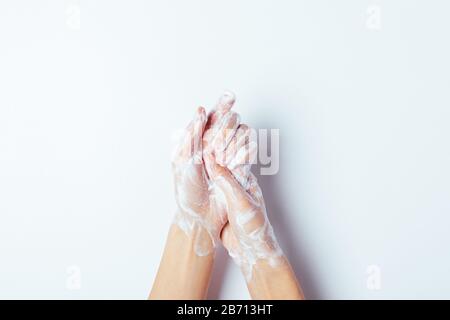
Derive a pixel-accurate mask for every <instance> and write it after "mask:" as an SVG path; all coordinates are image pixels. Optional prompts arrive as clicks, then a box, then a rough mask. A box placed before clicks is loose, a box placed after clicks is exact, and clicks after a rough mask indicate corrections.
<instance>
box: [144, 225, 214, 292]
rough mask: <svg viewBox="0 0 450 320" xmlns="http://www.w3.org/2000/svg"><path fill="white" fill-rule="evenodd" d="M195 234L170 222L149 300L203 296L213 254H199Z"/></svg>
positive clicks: (209, 276)
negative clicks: (189, 233)
mask: <svg viewBox="0 0 450 320" xmlns="http://www.w3.org/2000/svg"><path fill="white" fill-rule="evenodd" d="M194 240H195V239H194V236H193V235H190V236H188V235H187V234H186V233H185V232H184V231H182V230H181V229H180V228H179V227H178V226H176V225H172V226H171V228H170V231H169V235H168V238H167V242H166V247H165V249H164V253H163V257H162V259H161V264H160V266H159V269H158V273H157V275H156V278H155V281H154V283H153V288H152V290H151V292H150V296H149V299H188V300H190V299H192V300H195V299H204V298H205V297H206V294H207V291H208V285H209V281H210V278H211V272H212V267H213V263H214V255H213V254H210V255H207V256H198V255H197V254H196V253H195V248H194Z"/></svg>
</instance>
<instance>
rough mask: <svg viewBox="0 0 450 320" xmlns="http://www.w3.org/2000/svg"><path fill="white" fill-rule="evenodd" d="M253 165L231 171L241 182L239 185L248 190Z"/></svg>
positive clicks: (242, 166) (238, 167)
mask: <svg viewBox="0 0 450 320" xmlns="http://www.w3.org/2000/svg"><path fill="white" fill-rule="evenodd" d="M250 169H251V165H241V166H237V167H235V168H234V169H233V170H231V173H232V174H233V177H234V178H235V179H236V180H237V181H238V182H239V184H240V185H241V186H242V187H243V188H244V189H245V190H247V189H248V187H249V184H248V178H249V175H250Z"/></svg>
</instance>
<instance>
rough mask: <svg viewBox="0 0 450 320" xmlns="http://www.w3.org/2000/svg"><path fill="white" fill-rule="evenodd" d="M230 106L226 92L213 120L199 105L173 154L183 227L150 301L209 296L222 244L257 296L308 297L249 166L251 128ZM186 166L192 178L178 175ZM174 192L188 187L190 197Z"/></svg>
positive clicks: (174, 232)
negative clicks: (280, 242) (247, 215)
mask: <svg viewBox="0 0 450 320" xmlns="http://www.w3.org/2000/svg"><path fill="white" fill-rule="evenodd" d="M233 104H234V96H233V95H231V94H225V95H224V96H223V97H222V99H221V100H220V101H219V103H218V104H217V106H216V108H215V109H214V111H213V112H211V113H210V115H209V116H208V117H206V115H205V110H204V109H203V108H199V109H198V110H197V113H196V117H195V118H194V120H193V121H192V122H191V123H190V124H189V126H188V127H187V129H186V137H185V139H184V140H183V141H182V143H181V144H180V147H179V148H178V150H177V152H176V153H175V157H174V160H173V167H174V178H175V187H176V188H175V189H176V200H177V204H178V211H177V215H176V217H177V218H178V219H179V220H181V221H182V222H183V223H181V224H173V225H172V226H171V228H170V230H169V235H168V237H167V242H166V246H165V249H164V253H163V257H162V259H161V263H160V266H159V269H158V273H157V275H156V278H155V281H154V284H153V288H152V290H151V292H150V295H149V299H204V298H206V295H207V290H208V286H209V282H210V278H211V273H212V269H213V264H214V255H215V247H216V244H217V242H219V241H221V242H222V243H223V245H224V246H225V248H226V249H227V250H228V251H229V253H230V255H231V256H233V257H234V258H235V260H236V261H237V263H238V265H240V266H241V268H242V270H243V273H244V276H245V278H246V280H247V286H248V289H249V292H250V295H251V297H252V298H253V299H303V298H304V296H303V293H302V291H301V289H300V286H299V284H298V282H297V280H296V277H295V274H294V272H293V270H292V268H291V266H290V264H289V262H288V260H287V259H286V257H285V256H284V255H283V254H282V253H281V250H280V249H279V247H277V244H276V240H275V238H274V236H273V233H272V229H271V226H270V223H269V222H268V220H267V214H266V212H265V205H264V200H263V198H262V193H261V190H260V189H259V185H258V184H257V181H256V178H255V177H254V176H253V175H252V174H250V172H249V165H248V162H247V163H243V162H242V159H241V158H245V159H249V158H252V154H253V153H254V151H255V148H253V147H252V145H251V143H249V140H250V139H248V136H249V134H250V130H249V127H248V126H246V125H242V124H240V119H239V116H238V115H237V114H236V113H234V112H232V111H231V108H232V106H233ZM192 146H196V147H195V148H192ZM239 151H241V152H239ZM193 160H195V161H193ZM186 166H189V174H186V173H185V170H179V169H180V168H185V167H186ZM177 190H189V193H188V196H187V197H185V196H180V195H179V194H178V193H182V192H177ZM219 195H221V197H220V200H219ZM186 199H187V200H186ZM249 210H251V211H252V212H253V216H252V218H251V219H250V220H249V221H246V223H245V225H243V226H242V223H241V224H239V223H238V221H242V215H243V214H245V213H246V212H248V211H249ZM189 212H194V214H189ZM240 215H241V216H240ZM193 217H194V218H193ZM177 218H176V219H177ZM239 219H240V220H239ZM180 225H181V226H183V225H188V226H189V228H188V229H189V230H188V231H186V228H184V227H181V228H180ZM255 230H261V234H262V236H261V237H259V238H258V239H257V240H255V239H253V238H252V236H251V235H252V232H254V231H255ZM243 244H244V247H242V246H243ZM244 248H245V249H244ZM249 248H250V249H249ZM199 252H200V253H201V255H199ZM261 253H263V254H264V257H265V256H266V255H267V257H270V259H265V258H264V259H257V260H256V261H253V260H252V263H248V261H250V260H251V259H249V258H248V257H253V256H257V255H261Z"/></svg>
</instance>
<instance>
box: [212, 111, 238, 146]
mask: <svg viewBox="0 0 450 320" xmlns="http://www.w3.org/2000/svg"><path fill="white" fill-rule="evenodd" d="M240 121H241V118H240V116H239V114H237V113H236V112H228V113H227V114H226V115H225V116H224V117H223V119H222V121H221V124H220V126H219V127H218V130H217V133H216V135H215V136H214V138H213V142H212V147H213V148H214V151H215V152H223V151H225V149H226V148H227V146H228V144H229V143H230V141H231V139H232V138H233V137H234V135H235V133H236V130H237V128H238V127H239V124H240Z"/></svg>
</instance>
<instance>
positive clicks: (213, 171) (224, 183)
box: [204, 154, 247, 209]
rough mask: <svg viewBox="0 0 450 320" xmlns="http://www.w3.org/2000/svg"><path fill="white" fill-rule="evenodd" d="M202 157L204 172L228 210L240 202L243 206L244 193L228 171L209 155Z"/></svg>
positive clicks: (245, 196)
mask: <svg viewBox="0 0 450 320" xmlns="http://www.w3.org/2000/svg"><path fill="white" fill-rule="evenodd" d="M204 157H205V167H206V172H207V174H208V175H209V177H210V179H211V180H212V181H213V182H214V183H215V184H216V185H217V187H218V188H219V189H220V190H221V191H222V193H223V194H224V196H225V198H226V201H227V205H228V208H229V209H230V206H234V205H236V204H238V203H241V202H242V203H243V204H245V202H247V194H246V191H245V189H244V188H242V186H241V185H240V184H239V182H238V181H237V180H236V179H235V178H234V177H233V175H232V174H231V172H230V170H228V169H227V168H225V167H222V166H220V165H219V164H217V163H216V161H215V158H214V157H213V156H212V155H211V154H208V155H204Z"/></svg>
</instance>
